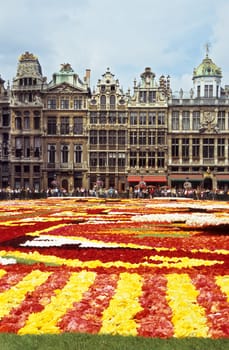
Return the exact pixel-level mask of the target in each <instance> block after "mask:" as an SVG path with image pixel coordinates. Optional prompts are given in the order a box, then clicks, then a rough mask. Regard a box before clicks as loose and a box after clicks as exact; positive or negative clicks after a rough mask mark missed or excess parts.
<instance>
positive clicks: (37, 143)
mask: <svg viewBox="0 0 229 350" xmlns="http://www.w3.org/2000/svg"><path fill="white" fill-rule="evenodd" d="M40 151H41V139H40V136H35V137H34V157H40Z"/></svg>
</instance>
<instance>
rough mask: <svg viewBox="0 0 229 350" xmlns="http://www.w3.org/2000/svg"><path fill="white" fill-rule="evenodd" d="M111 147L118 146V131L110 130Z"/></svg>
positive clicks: (109, 140) (109, 141)
mask: <svg viewBox="0 0 229 350" xmlns="http://www.w3.org/2000/svg"><path fill="white" fill-rule="evenodd" d="M108 143H109V145H112V146H114V145H116V131H115V130H109V138H108Z"/></svg>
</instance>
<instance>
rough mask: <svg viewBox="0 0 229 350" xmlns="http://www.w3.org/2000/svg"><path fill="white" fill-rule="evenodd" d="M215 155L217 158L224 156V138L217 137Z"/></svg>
mask: <svg viewBox="0 0 229 350" xmlns="http://www.w3.org/2000/svg"><path fill="white" fill-rule="evenodd" d="M217 156H218V157H219V158H224V157H225V139H223V138H220V139H218V145H217Z"/></svg>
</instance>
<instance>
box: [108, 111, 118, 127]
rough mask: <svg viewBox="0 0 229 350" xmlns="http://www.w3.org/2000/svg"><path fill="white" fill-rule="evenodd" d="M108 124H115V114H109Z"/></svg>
mask: <svg viewBox="0 0 229 350" xmlns="http://www.w3.org/2000/svg"><path fill="white" fill-rule="evenodd" d="M108 123H109V124H116V113H115V112H110V113H109V117H108Z"/></svg>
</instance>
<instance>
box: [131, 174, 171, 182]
mask: <svg viewBox="0 0 229 350" xmlns="http://www.w3.org/2000/svg"><path fill="white" fill-rule="evenodd" d="M127 181H128V182H140V181H144V182H146V183H149V182H163V183H166V182H167V177H166V176H165V175H144V176H139V175H129V176H128V178H127Z"/></svg>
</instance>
